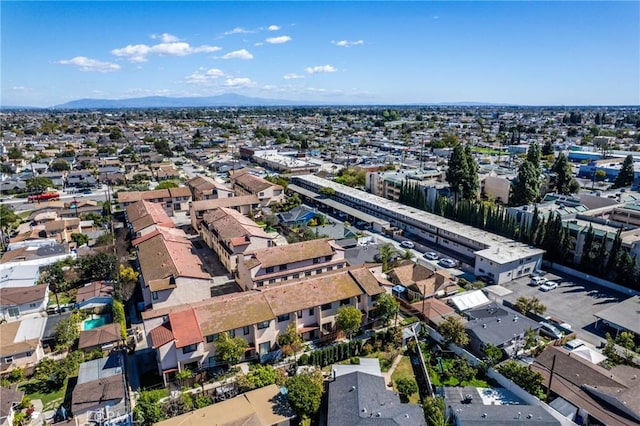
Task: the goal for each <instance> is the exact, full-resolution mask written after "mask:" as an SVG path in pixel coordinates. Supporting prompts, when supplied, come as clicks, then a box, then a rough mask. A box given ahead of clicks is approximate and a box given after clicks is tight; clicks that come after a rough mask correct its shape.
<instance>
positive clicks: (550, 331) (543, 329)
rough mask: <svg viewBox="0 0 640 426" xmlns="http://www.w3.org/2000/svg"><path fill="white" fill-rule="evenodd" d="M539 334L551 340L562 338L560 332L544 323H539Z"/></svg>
mask: <svg viewBox="0 0 640 426" xmlns="http://www.w3.org/2000/svg"><path fill="white" fill-rule="evenodd" d="M540 334H541V335H543V336H546V337H550V338H552V339H561V338H562V336H563V334H562V332H561V331H560V330H558V329H557V328H556V327H554V326H553V325H551V324H549V323H548V322H544V321H543V322H541V323H540Z"/></svg>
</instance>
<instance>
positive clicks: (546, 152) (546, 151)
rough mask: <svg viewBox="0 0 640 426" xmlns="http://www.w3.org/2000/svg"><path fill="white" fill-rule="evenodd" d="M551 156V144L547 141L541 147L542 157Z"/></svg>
mask: <svg viewBox="0 0 640 426" xmlns="http://www.w3.org/2000/svg"><path fill="white" fill-rule="evenodd" d="M552 154H553V143H552V142H551V141H550V140H547V141H546V142H545V143H544V145H543V146H542V155H543V156H545V157H546V156H549V155H552Z"/></svg>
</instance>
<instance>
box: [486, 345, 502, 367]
mask: <svg viewBox="0 0 640 426" xmlns="http://www.w3.org/2000/svg"><path fill="white" fill-rule="evenodd" d="M484 355H485V357H486V360H487V363H488V364H489V365H490V366H494V365H496V364H497V363H498V362H500V360H501V359H502V356H503V353H502V349H500V348H499V347H497V346H495V345H492V344H491V343H488V344H487V345H485V347H484Z"/></svg>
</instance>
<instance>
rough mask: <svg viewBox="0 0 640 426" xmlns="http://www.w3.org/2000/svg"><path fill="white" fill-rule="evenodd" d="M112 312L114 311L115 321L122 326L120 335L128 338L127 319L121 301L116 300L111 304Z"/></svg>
mask: <svg viewBox="0 0 640 426" xmlns="http://www.w3.org/2000/svg"><path fill="white" fill-rule="evenodd" d="M111 310H112V311H113V321H114V322H116V323H118V324H120V333H121V335H122V338H123V339H126V337H127V318H126V316H125V314H124V305H123V304H122V302H121V301H119V300H117V299H114V300H113V302H111Z"/></svg>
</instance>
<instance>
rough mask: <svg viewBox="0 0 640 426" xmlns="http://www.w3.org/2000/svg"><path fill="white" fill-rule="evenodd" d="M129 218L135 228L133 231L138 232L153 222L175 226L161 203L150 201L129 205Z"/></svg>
mask: <svg viewBox="0 0 640 426" xmlns="http://www.w3.org/2000/svg"><path fill="white" fill-rule="evenodd" d="M127 220H128V221H129V223H130V224H131V227H132V228H133V232H138V231H140V230H142V229H144V228H146V227H148V226H151V225H153V224H156V225H160V226H164V227H173V226H174V224H173V221H172V220H171V218H170V217H169V215H167V213H166V212H165V211H164V209H163V208H162V205H161V204H160V203H151V202H149V201H137V202H135V203H133V204H131V205H129V206H128V207H127Z"/></svg>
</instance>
